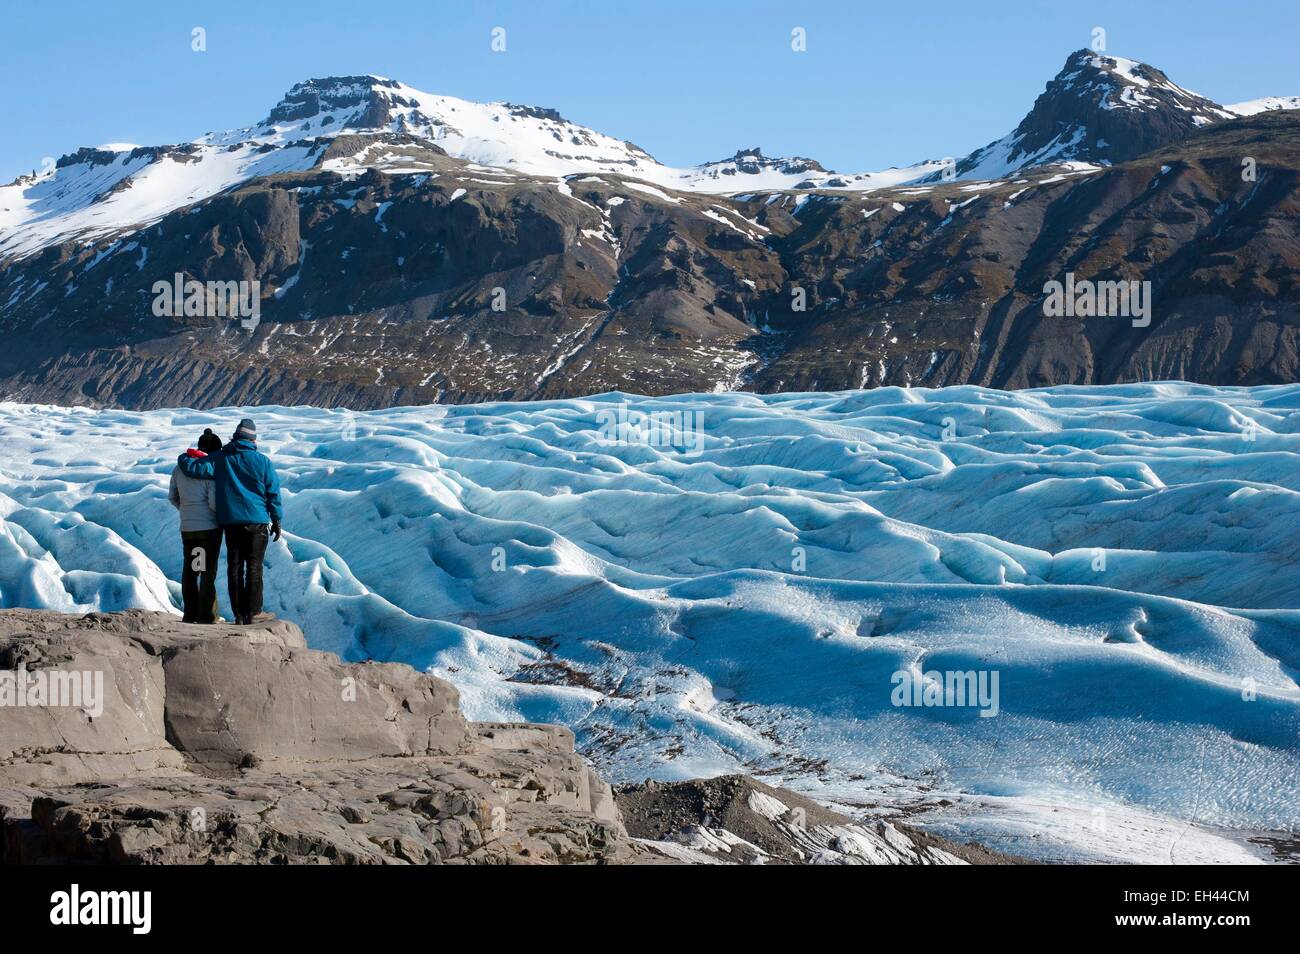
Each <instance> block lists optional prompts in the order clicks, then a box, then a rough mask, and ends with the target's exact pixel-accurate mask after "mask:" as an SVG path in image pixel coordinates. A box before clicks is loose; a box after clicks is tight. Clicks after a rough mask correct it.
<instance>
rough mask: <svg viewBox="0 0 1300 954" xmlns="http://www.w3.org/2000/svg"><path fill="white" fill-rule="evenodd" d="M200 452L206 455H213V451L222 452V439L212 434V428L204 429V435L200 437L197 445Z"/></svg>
mask: <svg viewBox="0 0 1300 954" xmlns="http://www.w3.org/2000/svg"><path fill="white" fill-rule="evenodd" d="M196 446H197V447H198V449H199V450H201V451H203V453H205V454H211V453H212V452H213V451H219V450H221V438H220V437H218V436H217V435H216V434H213V433H212V428H210V427H205V428H203V434H202V435H201V436H200V437H199V443H198V444H197V445H196Z"/></svg>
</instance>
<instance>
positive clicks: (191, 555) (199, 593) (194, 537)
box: [181, 528, 221, 623]
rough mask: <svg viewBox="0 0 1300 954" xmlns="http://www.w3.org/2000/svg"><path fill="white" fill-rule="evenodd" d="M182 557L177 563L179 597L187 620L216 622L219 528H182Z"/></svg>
mask: <svg viewBox="0 0 1300 954" xmlns="http://www.w3.org/2000/svg"><path fill="white" fill-rule="evenodd" d="M181 545H182V546H183V547H184V548H185V559H184V561H183V563H182V564H181V598H182V599H183V600H184V602H185V617H184V621H185V622H187V623H215V622H216V621H217V561H218V560H219V559H220V558H221V530H220V528H217V529H213V530H182V531H181Z"/></svg>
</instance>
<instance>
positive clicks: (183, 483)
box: [167, 417, 282, 624]
mask: <svg viewBox="0 0 1300 954" xmlns="http://www.w3.org/2000/svg"><path fill="white" fill-rule="evenodd" d="M167 496H168V499H169V500H170V501H171V504H172V506H173V507H175V508H176V509H177V510H178V511H180V518H181V542H182V544H183V545H184V548H185V559H184V563H183V569H182V571H181V596H182V598H183V599H184V602H185V617H184V621H185V622H187V623H215V622H216V621H217V618H218V617H217V583H216V571H217V559H218V558H219V557H220V555H221V538H222V535H223V534H224V535H225V538H226V585H227V587H228V589H229V592H230V608H231V612H232V614H233V615H234V621H235V622H236V623H243V624H248V623H251V622H253V620H254V618H256V617H265V616H267V615H268V614H264V613H262V558H263V557H264V556H265V555H266V545H267V542H268V533H267V527H268V524H269V526H270V538H271V539H275V540H279V539H280V518H281V516H282V510H281V507H280V481H279V478H277V477H276V475H275V467H274V466H273V465H272V464H271V460H270V458H268V457H267V456H266V455H265V454H262V453H259V452H258V450H257V425H256V424H254V423H253V421H252V419H251V418H247V417H246V418H244V419H243V420H242V421H240V422H239V427H238V428H236V429H235V435H234V436H233V437H232V438H231V439H230V442H229V443H227V444H226V445H225V446H224V447H223V446H222V444H221V438H219V437H217V435H216V434H214V433H212V430H211V428H205V429H204V431H203V436H202V437H200V438H199V443H198V447H197V448H194V447H192V448H190V449H189V450H187V451H186V452H185V453H184V454H181V455H180V457H179V458H177V461H176V469H175V470H174V471H172V478H171V486H170V488H169V490H168V494H167Z"/></svg>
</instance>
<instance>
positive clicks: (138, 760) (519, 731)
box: [0, 610, 1000, 864]
mask: <svg viewBox="0 0 1300 954" xmlns="http://www.w3.org/2000/svg"><path fill="white" fill-rule="evenodd" d="M57 686H61V687H62V688H56V687H57ZM74 687H75V688H74ZM0 701H3V704H4V709H3V711H4V717H3V719H0V864H31V863H78V864H85V863H92V864H210V863H212V864H286V863H289V864H313V863H315V864H319V863H332V864H574V863H650V864H653V863H681V862H685V863H695V862H708V863H712V862H713V861H716V860H724V861H725V860H744V861H746V862H753V861H763V860H766V857H765V856H764V857H759V856H758V855H755V854H753V853H745V852H742V851H741V850H740V847H741V846H739V845H738V844H735V845H730V846H725V847H724V849H723V850H719V851H715V852H713V854H717V855H727V854H730V855H731V858H730V859H728V858H725V857H724V858H722V859H718V858H715V857H713V855H711V854H708V853H702V852H695V851H692V850H691V849H689V848H688V847H686V846H685V844H684V843H685V842H686V841H689V840H690V839H691V838H695V837H700V835H699V833H700V832H706V831H708V830H709V828H708V825H709V824H710V822H711V819H708V818H706V817H704V814H703V812H701V813H700V814H698V815H691V814H690V813H683V812H681V811H678V812H676V813H675V815H674V820H675V823H676V824H675V825H674V826H673V827H665V826H663V825H661V826H660V827H659V828H658V829H656V831H655V833H654V835H655V837H654V838H653V839H650V838H637V837H633V836H629V834H628V831H627V829H626V828H625V827H624V823H623V820H622V814H621V812H620V810H619V807H618V805H617V804H616V802H615V799H614V796H613V793H612V791H611V789H610V787H609V785H607V784H606V783H605V782H604V781H602V780H601V779H600V777H599V776H597V775H596V773H595V772H594V771H593V770H592V769H591V768H590V767H589V766H588V765H587V763H586V762H584V761H583V759H582V758H581V757H580V756H578V755H576V754H575V753H574V749H573V735H572V733H571V732H569V730H567V729H563V728H560V727H558V726H551V725H531V724H522V723H481V722H480V723H472V722H467V721H466V720H465V718H464V717H463V716H462V715H461V713H460V711H459V709H458V707H457V693H456V690H455V689H454V688H453V687H452V686H451V685H450V684H448V683H446V682H443V681H442V680H440V679H437V678H435V677H433V676H430V675H427V674H423V673H418V672H416V671H415V670H413V669H411V668H409V667H407V666H404V665H400V664H392V663H390V664H377V663H366V664H351V665H345V664H343V663H341V662H340V661H339V659H338V657H336V656H334V655H332V654H329V653H323V652H316V651H313V650H309V649H307V647H306V642H305V640H304V639H303V635H302V632H301V630H299V629H298V628H297V627H296V626H293V625H292V624H289V623H285V622H280V621H270V622H268V623H265V624H260V625H254V626H248V627H237V626H229V625H223V624H218V625H216V626H206V627H205V626H195V625H189V624H184V623H180V622H179V621H178V620H177V619H176V617H174V616H170V615H168V614H165V613H152V612H145V611H141V610H131V611H127V612H122V613H93V614H90V615H88V616H84V617H78V616H67V615H63V614H59V613H51V612H42V611H35V610H3V611H0ZM70 703H75V704H70ZM748 784H750V785H751V786H752V785H755V784H756V783H748ZM761 788H762V790H763V791H764V792H768V793H771V794H768V795H765V796H764V797H765V798H766V801H764V802H762V803H760V808H761V809H762V810H764V811H766V812H767V816H766V817H767V819H768V820H767V822H766V824H767V825H768V827H769V828H770V830H771V832H776V833H778V834H777V837H776V840H775V841H772V840H769V841H768V842H767V843H766V844H767V851H768V852H770V854H771V856H772V857H773V858H774V859H775V860H780V861H787V862H788V861H796V862H804V861H816V862H819V863H847V864H871V863H883V864H931V863H948V864H951V863H961V862H963V861H965V860H971V861H974V862H976V863H984V862H990V861H996V860H998V858H999V857H1000V856H994V855H991V854H988V853H981V850H978V849H972V848H970V847H969V846H960V845H955V844H953V843H951V842H947V841H944V840H942V839H936V838H932V837H929V836H926V835H923V834H921V833H919V832H914V831H911V830H908V829H899V828H896V827H895V826H892V825H888V824H885V823H880V824H878V825H876V826H872V827H870V828H868V827H865V826H860V825H853V824H852V823H851V821H850V820H848V819H843V818H841V817H840V816H834V817H832V816H833V813H825V814H826V816H827V817H825V818H823V817H822V816H821V815H817V816H816V817H815V818H814V819H813V822H812V823H809V822H808V821H807V815H806V810H805V809H803V808H801V809H800V810H799V811H800V812H802V813H803V814H796V813H794V812H793V811H791V810H790V808H789V806H787V808H786V809H784V810H783V809H780V808H778V806H781V805H782V804H783V803H782V802H781V801H779V799H780V798H786V799H787V800H788V801H789V802H790V804H791V805H795V804H799V805H802V804H803V802H802V801H796V800H798V796H794V795H792V794H791V793H783V792H781V791H779V790H776V789H769V788H767V787H766V786H761ZM633 804H635V805H637V806H640V807H641V808H644V807H645V797H644V795H643V796H640V797H639V798H636V799H633ZM818 811H821V812H824V810H820V809H818ZM787 816H788V817H787ZM846 825H847V826H849V827H845V826H846ZM828 826H829V827H828ZM715 837H718V836H715ZM819 838H820V839H822V840H823V841H824V842H825V844H823V845H821V846H820V848H819V849H818V850H817V851H816V852H811V851H807V852H803V851H800V850H799V849H798V847H797V846H798V845H800V844H803V845H804V846H805V847H807V846H808V845H810V844H813V842H814V841H816V840H817V839H819ZM810 839H811V840H810ZM837 839H838V840H837ZM796 852H798V853H796Z"/></svg>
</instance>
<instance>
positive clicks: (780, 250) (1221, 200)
mask: <svg viewBox="0 0 1300 954" xmlns="http://www.w3.org/2000/svg"><path fill="white" fill-rule="evenodd" d="M1262 102H1263V101H1259V102H1257V103H1255V104H1254V105H1252V104H1238V106H1237V107H1233V108H1231V109H1230V108H1226V107H1221V106H1219V105H1217V104H1215V103H1213V102H1212V101H1210V100H1208V99H1206V98H1204V97H1201V96H1198V95H1197V94H1193V93H1189V92H1188V91H1186V90H1183V89H1182V88H1181V87H1178V86H1177V85H1176V84H1174V83H1173V82H1172V81H1170V80H1169V79H1168V78H1167V77H1165V75H1164V74H1163V73H1161V72H1160V71H1159V70H1157V69H1155V68H1153V67H1150V66H1146V65H1144V64H1138V63H1134V62H1133V61H1129V60H1123V59H1121V58H1118V57H1108V56H1100V57H1099V56H1097V55H1095V54H1092V53H1091V52H1089V51H1079V52H1078V53H1075V54H1072V55H1071V57H1070V58H1069V60H1068V61H1067V63H1066V66H1065V69H1064V70H1062V72H1061V74H1059V75H1058V76H1057V77H1056V78H1055V79H1054V80H1053V81H1052V82H1051V83H1050V84H1049V85H1048V88H1047V90H1046V91H1045V92H1044V94H1043V95H1042V96H1040V97H1039V99H1038V101H1037V102H1036V103H1035V104H1034V106H1033V108H1032V109H1031V111H1030V113H1029V114H1028V115H1027V116H1026V118H1025V120H1024V121H1023V122H1022V123H1021V124H1020V126H1019V127H1017V129H1016V130H1015V131H1013V133H1011V134H1010V135H1009V136H1007V137H1004V138H1003V139H1001V140H997V141H995V142H994V143H992V144H990V146H988V147H985V148H984V149H982V150H977V151H976V152H975V153H973V154H972V155H971V156H969V157H967V158H966V159H964V160H961V161H960V162H958V163H957V164H956V170H955V171H956V174H957V177H958V178H957V179H956V180H955V181H948V180H947V179H945V178H944V177H943V176H941V175H938V174H937V173H938V170H939V169H940V168H941V164H940V163H937V162H929V163H919V164H916V165H914V166H909V167H904V168H900V169H895V170H888V171H886V172H883V173H864V174H858V175H841V174H837V173H833V172H828V171H827V170H825V169H823V168H822V167H821V166H820V165H819V164H818V163H816V162H815V161H814V160H810V159H773V158H768V157H765V156H763V155H762V154H761V151H759V150H757V149H753V150H742V151H741V152H739V153H737V154H736V155H735V156H734V157H732V158H731V159H730V160H726V161H723V162H717V163H706V164H705V165H702V166H698V167H695V168H693V169H689V170H673V169H670V168H668V167H666V166H662V165H661V164H659V163H657V162H655V161H654V160H653V158H652V157H650V156H649V155H648V154H647V153H646V152H645V151H644V150H641V149H640V148H638V147H636V146H634V145H632V144H630V143H627V142H623V141H621V140H617V139H614V138H611V137H608V136H604V135H602V134H599V133H596V132H594V131H592V130H589V129H586V128H585V127H580V126H577V125H575V124H572V123H569V122H567V121H566V120H564V119H563V118H562V117H560V116H559V114H558V113H555V112H554V111H553V110H546V109H539V108H536V107H521V106H514V105H511V104H489V105H483V104H475V103H467V102H465V101H461V100H454V99H452V98H449V97H441V96H432V95H430V94H425V93H420V92H419V91H416V90H412V89H411V88H410V87H406V86H404V85H403V84H400V83H397V82H395V81H391V80H382V79H378V78H375V77H341V78H332V79H327V80H312V81H308V82H306V83H302V84H299V85H298V86H295V87H294V88H293V89H292V90H291V91H290V92H289V94H287V95H286V96H285V98H284V99H283V100H282V101H281V102H280V103H279V104H278V105H277V106H276V107H275V108H274V109H273V110H272V111H271V113H270V115H269V116H268V117H267V119H266V120H265V121H263V122H261V123H259V124H257V125H255V126H252V127H248V128H247V129H242V130H236V131H233V132H230V133H224V134H220V135H216V134H210V135H208V136H205V137H203V138H202V139H200V140H196V141H195V142H193V143H188V144H183V145H180V146H169V147H159V148H151V147H150V148H139V147H136V148H129V149H126V148H121V147H114V148H113V149H97V150H82V151H81V152H79V153H76V154H73V155H71V156H65V157H64V158H63V159H61V160H60V161H59V163H58V166H57V168H56V169H54V170H52V171H50V172H47V173H42V174H40V175H38V176H35V177H32V178H28V179H24V180H20V181H19V182H17V183H15V184H13V185H11V186H9V187H5V188H4V189H0V332H3V333H4V335H5V340H6V345H7V347H6V348H5V350H4V353H3V354H2V355H0V399H4V398H9V399H16V400H24V401H51V402H58V403H64V404H92V405H120V406H125V407H134V408H147V407H161V406H177V405H185V406H198V407H210V406H216V405H221V404H243V403H286V404H292V403H311V404H318V405H326V406H339V405H345V406H350V407H356V408H372V407H381V406H388V405H392V404H413V403H425V402H432V401H441V402H469V401H479V400H488V399H504V398H513V399H529V398H546V397H555V396H571V395H580V394H590V393H595V392H600V391H607V390H623V391H633V392H641V393H651V394H663V393H673V392H683V391H706V390H713V389H754V390H760V391H773V390H784V389H814V388H815V389H842V388H856V387H874V386H879V385H882V384H899V385H928V386H941V385H947V384H955V383H978V384H983V385H990V386H997V387H1013V388H1015V387H1025V386H1033V385H1040V384H1060V383H1079V384H1083V383H1109V382H1118V381H1132V380H1150V379H1157V378H1186V379H1190V380H1194V381H1200V382H1204V383H1215V384H1254V383H1269V382H1277V381H1289V380H1293V379H1294V378H1295V377H1296V374H1297V341H1296V327H1297V315H1296V304H1295V303H1296V294H1295V289H1296V283H1297V270H1298V269H1300V217H1297V215H1296V211H1297V196H1298V192H1297V185H1298V179H1300V159H1298V158H1297V157H1298V156H1300V148H1297V147H1300V112H1296V111H1293V110H1286V109H1280V108H1270V106H1269V104H1265V105H1260V103H1262ZM1271 105H1272V106H1285V105H1287V102H1286V101H1285V100H1281V99H1278V100H1276V101H1275V102H1273V103H1272V104H1271ZM1256 107H1258V108H1256ZM1239 113H1254V115H1249V116H1245V117H1242V116H1239V115H1238V114H1239ZM1247 167H1249V175H1248V174H1247ZM982 179H987V181H977V180H982ZM1067 272H1069V273H1073V274H1074V275H1075V276H1076V277H1077V278H1080V279H1085V278H1086V279H1096V280H1119V279H1123V280H1137V281H1150V282H1151V283H1152V289H1151V300H1152V320H1151V322H1150V324H1149V326H1146V327H1141V328H1138V327H1133V326H1132V325H1131V324H1130V323H1129V322H1128V321H1127V320H1123V319H1115V318H1050V319H1048V318H1045V317H1044V315H1043V308H1042V303H1041V302H1042V297H1043V287H1044V283H1045V282H1047V281H1051V280H1061V279H1062V278H1063V276H1064V275H1065V273H1067ZM178 276H179V280H180V281H182V282H184V281H198V282H232V281H243V282H257V283H258V294H259V295H260V298H259V305H260V309H259V311H260V314H259V315H258V316H257V320H256V321H252V322H250V321H245V320H240V319H239V318H231V317H229V316H228V315H225V316H218V315H216V314H214V308H213V307H212V296H211V294H210V293H206V294H205V296H200V298H202V301H199V300H198V299H196V301H198V304H199V307H197V308H195V309H193V310H192V313H190V314H185V313H179V314H177V313H173V314H159V313H157V312H158V309H156V308H155V307H153V306H154V304H155V302H156V300H157V299H158V297H159V293H158V291H157V289H158V288H159V287H160V286H161V287H168V286H170V284H171V283H173V282H175V281H176V280H177V277H178Z"/></svg>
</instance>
